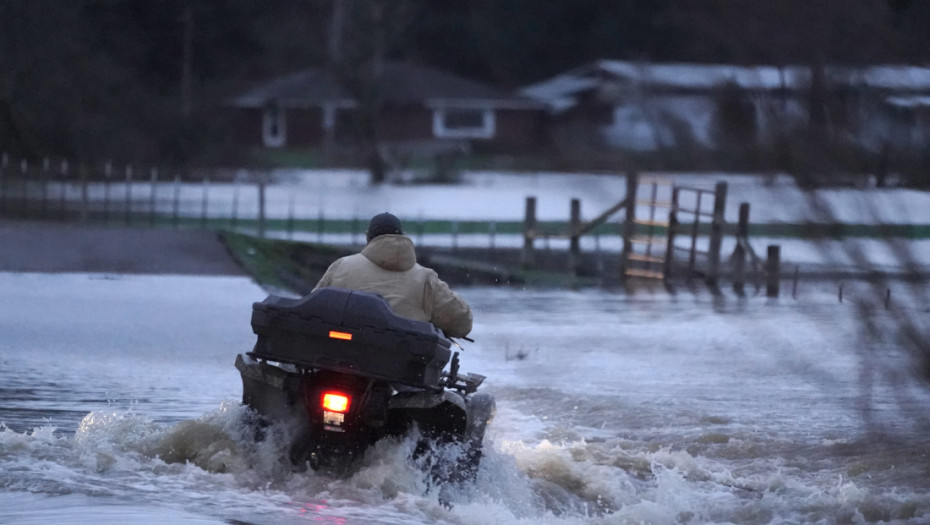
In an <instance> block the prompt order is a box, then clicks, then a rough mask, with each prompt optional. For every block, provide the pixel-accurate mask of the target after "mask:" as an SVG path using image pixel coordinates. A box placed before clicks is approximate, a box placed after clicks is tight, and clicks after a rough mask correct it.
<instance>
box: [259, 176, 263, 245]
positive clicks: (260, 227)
mask: <svg viewBox="0 0 930 525" xmlns="http://www.w3.org/2000/svg"><path fill="white" fill-rule="evenodd" d="M258 236H259V237H260V238H264V237H265V178H264V177H260V178H259V179H258Z"/></svg>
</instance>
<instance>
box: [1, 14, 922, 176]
mask: <svg viewBox="0 0 930 525" xmlns="http://www.w3.org/2000/svg"><path fill="white" fill-rule="evenodd" d="M340 2H341V3H342V4H344V5H343V8H344V10H343V11H342V17H343V20H341V21H339V22H340V23H339V24H334V13H336V12H337V11H338V10H337V9H335V8H334V6H336V5H337V4H338V3H340ZM337 27H338V28H340V29H339V36H340V38H339V39H338V41H334V39H333V35H334V30H335V29H336V28H337ZM928 27H930V2H924V1H921V0H811V1H809V2H801V1H797V0H768V1H766V2H759V1H756V0H687V1H683V0H678V1H676V0H611V1H609V2H605V1H601V0H546V1H538V0H469V1H459V2H437V1H431V0H267V1H262V2H256V1H254V0H222V1H217V0H160V1H151V0H0V150H2V151H8V152H11V153H13V154H16V155H21V156H26V157H41V156H46V155H48V156H69V157H76V158H87V159H94V158H100V157H111V158H117V159H119V158H126V160H139V159H150V160H158V161H160V162H170V163H187V162H192V161H196V160H201V161H202V160H206V159H212V160H214V161H222V160H224V159H229V158H230V157H229V155H231V154H232V153H231V148H228V147H227V146H226V145H227V144H228V141H226V140H225V138H224V137H225V135H224V131H225V130H224V129H223V126H222V123H221V122H220V121H217V120H215V119H214V117H213V115H214V113H215V112H213V111H211V108H213V107H214V106H215V105H216V103H217V102H218V101H219V100H221V99H222V98H223V97H224V96H228V95H231V94H234V93H236V92H237V90H240V89H243V88H244V87H246V86H248V85H250V83H252V82H255V81H258V80H261V79H265V78H268V77H269V76H272V75H275V74H279V73H286V72H291V71H294V70H297V69H301V68H304V67H308V66H321V65H330V64H331V63H332V62H333V60H332V59H333V57H334V55H333V53H334V52H335V51H338V52H339V57H340V59H341V64H342V65H343V67H346V66H348V67H361V64H364V63H366V61H368V60H370V59H371V58H372V57H374V56H382V57H387V58H400V59H409V60H413V61H417V62H421V63H425V64H429V65H434V66H437V67H440V68H443V69H447V70H450V71H454V72H458V73H460V74H463V75H467V76H471V77H474V78H477V79H481V80H485V81H488V82H492V83H495V84H498V85H500V86H504V87H517V86H521V85H524V84H527V83H531V82H535V81H537V80H541V79H543V78H546V77H548V76H551V75H554V74H557V73H559V72H562V71H565V70H567V69H570V68H572V67H575V66H580V65H582V64H584V63H586V62H589V61H591V60H595V59H599V58H614V59H634V60H650V61H696V62H718V63H739V64H759V63H768V64H789V63H811V62H823V63H826V62H842V63H875V62H910V63H917V62H924V61H926V60H927V59H928V55H930V32H928V31H927V29H928ZM334 42H338V45H337V46H336V48H335V49H334Z"/></svg>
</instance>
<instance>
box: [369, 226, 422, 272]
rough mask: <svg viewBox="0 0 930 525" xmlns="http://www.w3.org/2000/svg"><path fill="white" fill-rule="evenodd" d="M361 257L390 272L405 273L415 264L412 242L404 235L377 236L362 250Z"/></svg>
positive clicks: (415, 255)
mask: <svg viewBox="0 0 930 525" xmlns="http://www.w3.org/2000/svg"><path fill="white" fill-rule="evenodd" d="M362 255H364V256H365V258H367V259H368V260H369V261H371V262H373V263H375V264H376V265H378V266H379V267H381V268H384V269H385V270H389V271H392V272H405V271H407V270H409V269H411V268H413V265H415V264H416V263H417V254H416V251H415V250H414V249H413V241H412V240H411V239H410V237H407V236H406V235H379V236H378V237H375V238H374V239H372V240H371V242H369V243H368V244H367V245H366V246H365V247H364V248H362Z"/></svg>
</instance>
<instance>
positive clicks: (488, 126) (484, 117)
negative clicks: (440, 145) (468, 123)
mask: <svg viewBox="0 0 930 525" xmlns="http://www.w3.org/2000/svg"><path fill="white" fill-rule="evenodd" d="M459 111H480V112H481V126H475V127H468V128H449V127H447V126H446V115H447V112H459ZM496 131H497V118H496V115H495V112H494V110H493V109H491V108H475V107H461V108H456V107H448V108H437V109H434V110H433V136H434V137H436V138H441V139H491V138H494V134H495V132H496Z"/></svg>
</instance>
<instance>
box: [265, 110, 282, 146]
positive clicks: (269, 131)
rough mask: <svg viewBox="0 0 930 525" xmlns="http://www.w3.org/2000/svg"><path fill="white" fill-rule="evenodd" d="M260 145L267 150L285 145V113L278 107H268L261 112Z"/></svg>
mask: <svg viewBox="0 0 930 525" xmlns="http://www.w3.org/2000/svg"><path fill="white" fill-rule="evenodd" d="M276 128H277V133H274V130H275V129H276ZM262 143H263V144H264V145H265V146H266V147H269V148H280V147H283V146H285V145H286V144H287V113H286V112H285V111H284V109H282V108H281V107H280V106H277V105H268V106H265V110H264V111H263V112H262Z"/></svg>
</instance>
